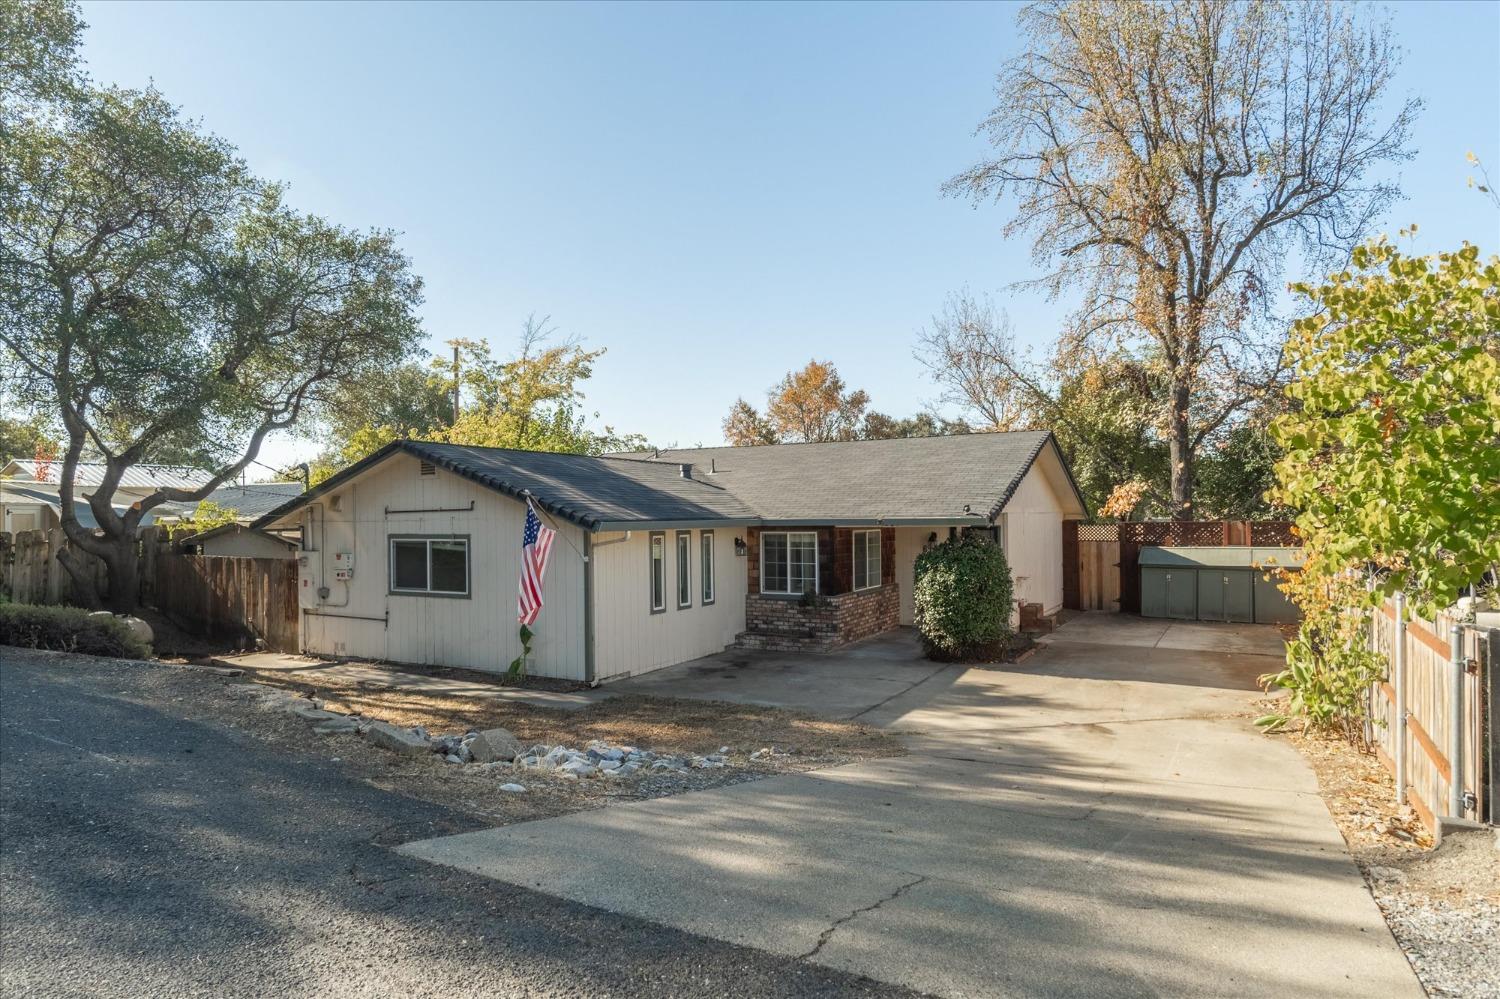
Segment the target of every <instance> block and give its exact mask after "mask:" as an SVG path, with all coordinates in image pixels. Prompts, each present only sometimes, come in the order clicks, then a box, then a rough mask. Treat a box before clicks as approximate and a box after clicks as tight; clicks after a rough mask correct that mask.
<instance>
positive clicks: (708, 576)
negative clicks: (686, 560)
mask: <svg viewBox="0 0 1500 999" xmlns="http://www.w3.org/2000/svg"><path fill="white" fill-rule="evenodd" d="M698 549H699V565H698V578H699V579H700V580H701V581H702V583H703V603H704V605H705V606H706V605H708V604H711V603H713V602H714V532H713V531H699V532H698Z"/></svg>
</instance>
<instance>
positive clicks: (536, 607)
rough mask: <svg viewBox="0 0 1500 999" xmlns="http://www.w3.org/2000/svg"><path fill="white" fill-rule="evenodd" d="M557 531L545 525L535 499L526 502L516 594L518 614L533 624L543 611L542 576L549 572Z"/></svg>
mask: <svg viewBox="0 0 1500 999" xmlns="http://www.w3.org/2000/svg"><path fill="white" fill-rule="evenodd" d="M556 535H557V532H556V531H554V530H552V529H551V528H550V527H544V526H543V525H542V520H541V518H540V517H538V516H537V515H536V507H534V506H532V505H531V500H529V499H528V500H527V501H526V529H525V530H524V531H522V532H521V585H520V593H519V595H518V596H517V597H516V617H517V618H519V619H520V622H521V623H522V624H525V625H530V624H531V623H532V622H534V621H535V620H536V616H537V615H538V614H540V613H541V612H542V578H543V577H544V576H546V575H547V556H548V555H550V554H551V553H552V539H553V538H554V537H556Z"/></svg>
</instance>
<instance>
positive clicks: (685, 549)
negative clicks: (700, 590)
mask: <svg viewBox="0 0 1500 999" xmlns="http://www.w3.org/2000/svg"><path fill="white" fill-rule="evenodd" d="M677 606H678V607H679V608H681V607H691V606H693V532H692V531H678V532H677Z"/></svg>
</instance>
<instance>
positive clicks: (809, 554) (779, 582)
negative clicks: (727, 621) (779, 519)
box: [760, 531, 818, 594]
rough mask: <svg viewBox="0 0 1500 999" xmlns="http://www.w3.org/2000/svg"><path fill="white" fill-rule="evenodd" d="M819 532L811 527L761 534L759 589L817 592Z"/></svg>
mask: <svg viewBox="0 0 1500 999" xmlns="http://www.w3.org/2000/svg"><path fill="white" fill-rule="evenodd" d="M817 590H818V536H817V534H815V533H813V532H812V531H766V532H765V533H763V534H761V536H760V592H762V593H791V594H802V593H816V592H817Z"/></svg>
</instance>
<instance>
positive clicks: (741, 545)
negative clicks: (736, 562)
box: [734, 538, 750, 555]
mask: <svg viewBox="0 0 1500 999" xmlns="http://www.w3.org/2000/svg"><path fill="white" fill-rule="evenodd" d="M734 553H735V554H736V555H748V554H749V553H750V549H749V548H748V547H747V546H746V545H745V539H744V538H735V539H734Z"/></svg>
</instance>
